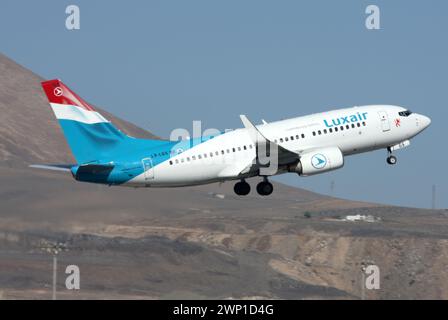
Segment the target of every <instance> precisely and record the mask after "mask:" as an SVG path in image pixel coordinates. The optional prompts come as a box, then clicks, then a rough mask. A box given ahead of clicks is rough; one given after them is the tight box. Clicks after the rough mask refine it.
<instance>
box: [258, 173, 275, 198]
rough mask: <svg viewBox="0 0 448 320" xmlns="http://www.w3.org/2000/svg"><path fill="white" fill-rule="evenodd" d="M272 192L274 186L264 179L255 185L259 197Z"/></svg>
mask: <svg viewBox="0 0 448 320" xmlns="http://www.w3.org/2000/svg"><path fill="white" fill-rule="evenodd" d="M272 191H274V186H273V185H272V183H270V182H269V181H268V179H267V178H266V177H265V178H264V180H263V181H261V182H260V183H259V184H257V192H258V194H259V195H261V196H268V195H270V194H271V193H272Z"/></svg>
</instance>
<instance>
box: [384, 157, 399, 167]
mask: <svg viewBox="0 0 448 320" xmlns="http://www.w3.org/2000/svg"><path fill="white" fill-rule="evenodd" d="M386 161H387V163H388V164H390V165H394V164H396V163H397V157H395V156H388V157H387V159H386Z"/></svg>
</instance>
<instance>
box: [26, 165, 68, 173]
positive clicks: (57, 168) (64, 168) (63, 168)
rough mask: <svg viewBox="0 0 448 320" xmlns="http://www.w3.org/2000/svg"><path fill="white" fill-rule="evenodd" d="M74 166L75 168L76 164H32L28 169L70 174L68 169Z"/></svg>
mask: <svg viewBox="0 0 448 320" xmlns="http://www.w3.org/2000/svg"><path fill="white" fill-rule="evenodd" d="M74 166H76V164H32V165H30V166H29V167H30V168H35V169H44V170H53V171H65V172H70V169H71V168H72V167H74Z"/></svg>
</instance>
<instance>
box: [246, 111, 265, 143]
mask: <svg viewBox="0 0 448 320" xmlns="http://www.w3.org/2000/svg"><path fill="white" fill-rule="evenodd" d="M240 118H241V121H242V122H243V125H244V127H245V128H246V129H247V130H248V131H249V134H250V137H251V139H252V141H254V142H255V143H259V142H267V141H269V140H268V139H266V137H265V136H264V135H263V134H262V133H261V132H260V130H258V129H257V127H256V126H255V125H254V124H253V123H252V122H250V120H249V119H247V117H246V116H245V115H244V114H241V115H240Z"/></svg>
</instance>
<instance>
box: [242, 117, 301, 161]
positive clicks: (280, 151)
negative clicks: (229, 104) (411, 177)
mask: <svg viewBox="0 0 448 320" xmlns="http://www.w3.org/2000/svg"><path fill="white" fill-rule="evenodd" d="M240 118H241V121H242V122H243V125H244V127H245V128H246V129H247V130H248V132H249V135H250V137H251V139H252V141H253V142H254V143H255V145H256V146H257V150H258V146H259V145H260V144H264V145H269V146H270V148H269V150H270V156H271V157H272V156H275V152H277V156H278V164H279V165H284V164H290V163H293V162H294V161H297V160H298V159H299V158H300V155H299V153H297V152H295V151H292V150H288V149H286V148H284V147H282V146H280V145H278V144H277V143H275V142H274V141H272V140H269V139H267V138H266V137H265V136H264V135H263V133H262V132H260V130H259V129H258V128H257V127H256V126H255V125H254V124H253V123H252V122H250V120H249V119H248V118H247V117H246V116H245V115H240ZM257 153H258V152H257ZM258 156H259V155H258Z"/></svg>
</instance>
